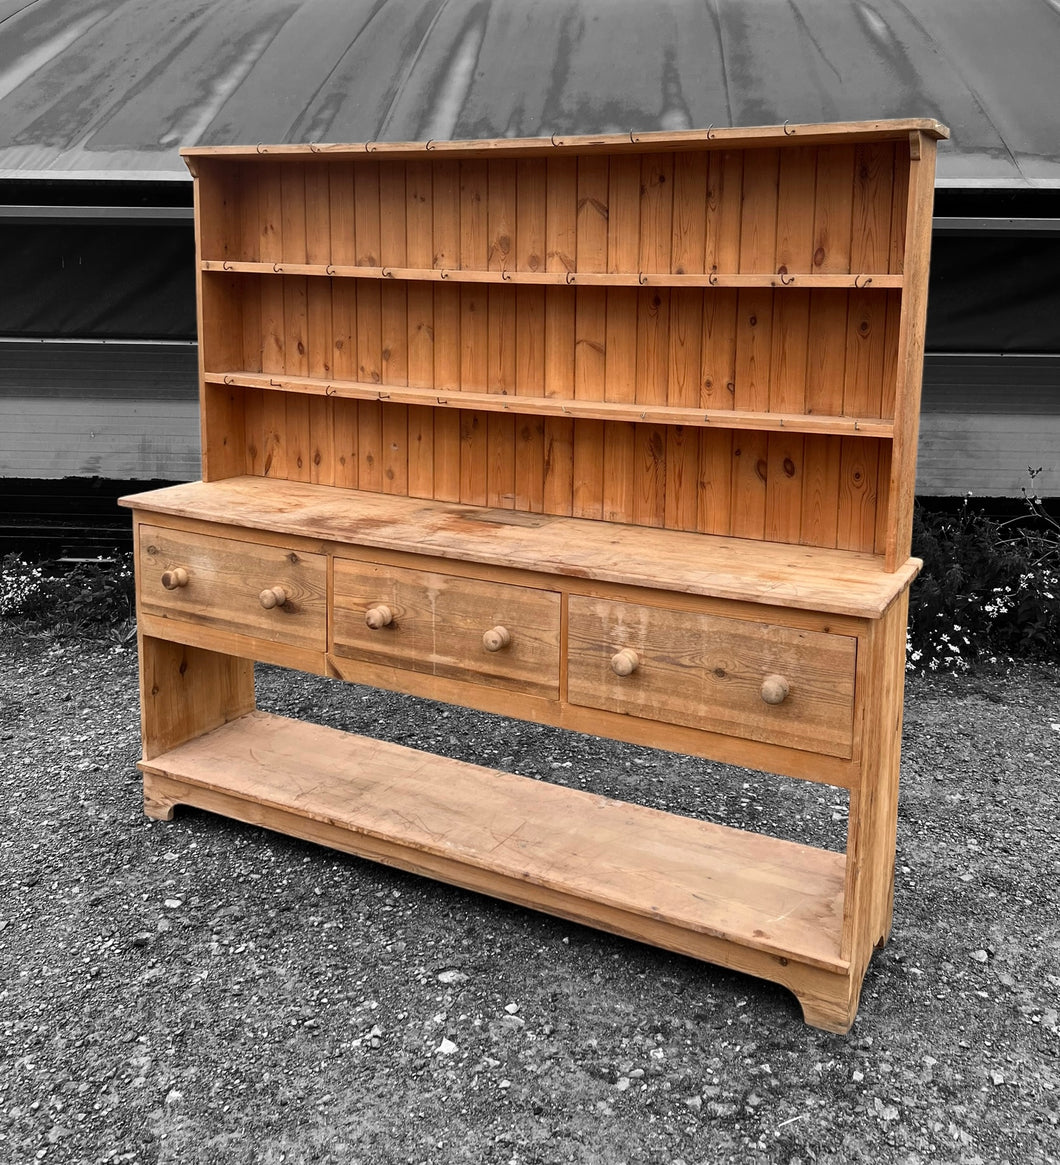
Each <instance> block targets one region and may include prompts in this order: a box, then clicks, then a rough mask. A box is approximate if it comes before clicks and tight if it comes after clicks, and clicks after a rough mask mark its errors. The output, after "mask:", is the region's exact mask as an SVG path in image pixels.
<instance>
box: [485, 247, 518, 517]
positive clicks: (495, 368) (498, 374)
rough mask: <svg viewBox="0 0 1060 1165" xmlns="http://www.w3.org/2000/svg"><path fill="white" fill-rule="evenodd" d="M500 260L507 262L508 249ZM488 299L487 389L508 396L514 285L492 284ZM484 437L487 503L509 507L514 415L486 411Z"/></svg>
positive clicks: (513, 354)
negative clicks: (486, 449) (487, 465)
mask: <svg viewBox="0 0 1060 1165" xmlns="http://www.w3.org/2000/svg"><path fill="white" fill-rule="evenodd" d="M503 261H504V262H510V253H509V255H507V256H505V257H504V259H503ZM487 302H488V304H489V330H488V334H489V349H488V351H489V355H488V365H487V370H486V378H487V379H486V386H487V391H489V392H491V393H498V394H501V395H504V396H511V395H513V394H514V393H515V384H516V368H517V338H516V337H517V332H516V314H515V303H516V296H515V288H514V287H505V286H496V285H491V286H490V287H489V290H488V294H487ZM486 440H487V448H488V454H487V456H488V459H489V467H488V473H487V487H486V497H487V504H488V505H491V506H500V507H504V508H509V509H510V508H511V507H513V506H514V505H515V417H514V416H512V415H510V414H509V413H507V412H499V413H498V412H490V413H489V414H487V417H486Z"/></svg>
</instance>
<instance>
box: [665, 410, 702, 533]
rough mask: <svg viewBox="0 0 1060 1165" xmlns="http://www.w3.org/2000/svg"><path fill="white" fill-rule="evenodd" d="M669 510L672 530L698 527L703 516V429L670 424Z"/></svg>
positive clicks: (667, 460) (667, 506) (667, 490)
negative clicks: (701, 434) (700, 503)
mask: <svg viewBox="0 0 1060 1165" xmlns="http://www.w3.org/2000/svg"><path fill="white" fill-rule="evenodd" d="M665 432H666V486H665V497H666V510H665V514H664V518H663V525H664V526H665V527H666V528H667V529H668V530H695V529H696V524H697V521H698V518H699V430H698V429H695V428H690V427H688V426H684V425H668V426H667V427H666V430H665Z"/></svg>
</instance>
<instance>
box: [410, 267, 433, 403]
mask: <svg viewBox="0 0 1060 1165" xmlns="http://www.w3.org/2000/svg"><path fill="white" fill-rule="evenodd" d="M405 294H406V305H407V316H406V318H407V322H408V338H407V344H406V360H407V364H406V370H405V371H406V380H407V381H408V384H409V385H410V387H412V388H433V387H434V359H435V353H434V287H433V286H432V285H431V284H430V283H417V282H412V283H409V284H408V285H407V288H406V289H405Z"/></svg>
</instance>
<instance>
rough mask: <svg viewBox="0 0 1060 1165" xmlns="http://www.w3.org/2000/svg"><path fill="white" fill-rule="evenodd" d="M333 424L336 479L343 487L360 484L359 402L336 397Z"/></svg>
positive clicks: (347, 487)
mask: <svg viewBox="0 0 1060 1165" xmlns="http://www.w3.org/2000/svg"><path fill="white" fill-rule="evenodd" d="M332 425H333V427H334V433H335V480H334V483H333V484H335V485H337V486H341V487H342V488H343V489H356V488H357V485H358V450H357V402H356V401H354V400H342V399H336V400H335V401H334V402H333V409H332Z"/></svg>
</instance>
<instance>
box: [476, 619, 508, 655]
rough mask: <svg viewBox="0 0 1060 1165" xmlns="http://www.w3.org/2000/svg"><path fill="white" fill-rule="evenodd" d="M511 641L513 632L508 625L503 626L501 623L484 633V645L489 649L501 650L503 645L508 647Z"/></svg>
mask: <svg viewBox="0 0 1060 1165" xmlns="http://www.w3.org/2000/svg"><path fill="white" fill-rule="evenodd" d="M511 641H512V633H511V632H510V631H509V630H508V628H507V627H501V626H500V625H499V624H498V626H496V627H491V628H490V629H489V630H488V631H486V632H483V635H482V646H483V647H484V648H485V649H486V650H487V651H500V649H501V648H502V647H507V646H508V644H509V643H511Z"/></svg>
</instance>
